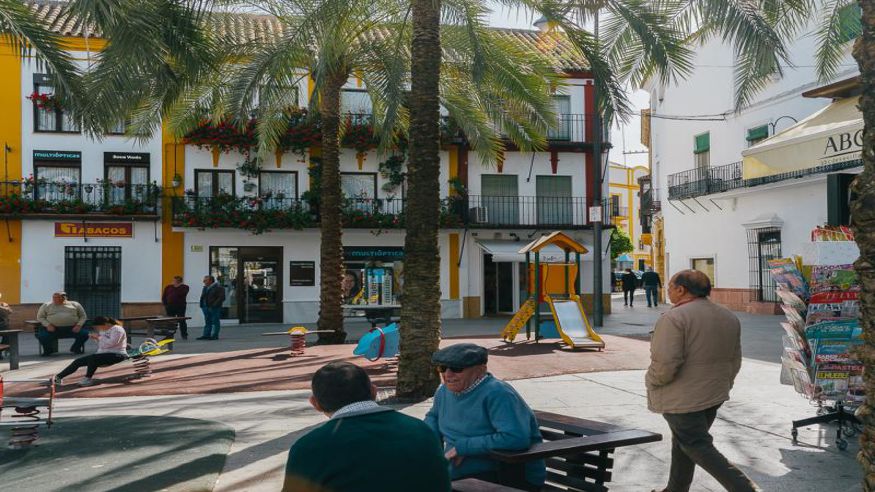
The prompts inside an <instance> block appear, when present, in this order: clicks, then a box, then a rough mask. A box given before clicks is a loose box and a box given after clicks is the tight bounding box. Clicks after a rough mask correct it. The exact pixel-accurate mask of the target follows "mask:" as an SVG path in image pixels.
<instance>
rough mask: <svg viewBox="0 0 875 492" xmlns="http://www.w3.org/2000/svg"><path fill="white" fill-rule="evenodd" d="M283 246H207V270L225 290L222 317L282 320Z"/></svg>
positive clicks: (247, 320) (243, 321)
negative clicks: (208, 259)
mask: <svg viewBox="0 0 875 492" xmlns="http://www.w3.org/2000/svg"><path fill="white" fill-rule="evenodd" d="M282 259H283V249H282V248H279V247H211V248H210V272H211V274H212V275H213V276H215V277H216V280H217V281H218V282H219V284H220V285H221V286H222V287H223V288H224V289H225V304H224V305H223V306H222V319H237V320H239V321H240V323H282V321H283V290H282V278H283V271H282V264H283V262H282Z"/></svg>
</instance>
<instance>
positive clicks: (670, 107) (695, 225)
mask: <svg viewBox="0 0 875 492" xmlns="http://www.w3.org/2000/svg"><path fill="white" fill-rule="evenodd" d="M814 44H815V39H814V37H813V36H803V37H801V38H800V39H799V40H797V41H796V42H795V43H793V44H792V45H791V49H792V57H793V62H794V64H795V66H796V68H788V69H787V70H786V74H785V76H784V77H783V78H781V79H775V80H774V81H773V82H772V83H771V84H770V85H769V86H768V87H767V88H766V89H765V90H764V91H762V92H761V93H759V94H757V95H756V97H755V98H754V100H753V101H752V102H751V104H750V105H749V106H747V107H746V108H744V109H743V110H741V111H739V112H735V111H734V108H733V100H734V99H733V95H734V86H733V69H732V65H733V56H732V52H731V49H730V48H729V47H728V46H725V45H724V44H723V43H722V42H721V40H719V39H717V40H714V41H712V42H709V43H707V44H706V45H705V46H703V47H702V48H700V49H697V56H696V60H695V64H696V69H695V73H694V74H693V75H692V76H691V77H690V78H689V79H688V80H686V81H684V82H681V83H679V84H678V85H677V86H668V87H660V86H655V85H653V84H651V85H650V86H648V87H646V89H647V90H648V91H649V92H650V95H651V105H650V120H649V123H650V150H651V162H652V186H653V188H654V191H653V193H654V194H653V196H652V200H654V201H655V204H661V217H660V216H659V214H658V213H657V220H656V221H655V224H656V225H657V226H658V225H659V224H660V223H663V224H664V231H654V236H655V237H664V241H665V243H664V245H660V246H664V249H665V257H664V258H662V259H661V260H664V262H665V265H666V266H667V268H666V274H667V275H669V276H670V275H671V274H673V273H675V272H678V271H680V270H683V269H686V268H694V269H698V270H701V271H704V272H705V273H707V274H708V275H709V277H711V280H712V283H713V285H714V286H715V288H714V291H713V293H712V298H713V299H714V300H716V301H718V302H720V303H723V304H724V305H727V306H729V307H731V308H733V309H736V310H748V311H762V312H772V311H773V310H774V309H775V307H776V304H774V301H775V298H774V287H773V285H772V282H771V279H770V278H769V274H768V271H767V261H768V260H769V259H771V258H775V257H786V256H789V255H794V254H803V253H805V247H806V246H805V245H806V244H807V243H808V242H809V237H810V231H811V230H812V229H813V228H814V227H815V226H817V225H823V224H826V223H829V224H834V225H840V224H847V223H848V220H849V216H848V207H847V203H848V185H849V183H850V180H851V179H852V178H853V175H855V174H857V173H859V172H860V170H861V168H860V165H861V162H860V160H859V159H860V146H859V139H858V140H857V141H856V142H855V141H854V138H853V136H854V133H855V132H856V131H857V129H861V128H862V120H861V115H860V114H859V113H858V112H857V111H856V110H855V109H854V106H855V100H856V96H857V95H858V94H859V91H858V89H857V85H856V83H855V80H853V79H852V78H853V77H854V76H855V75H856V74H857V73H858V72H857V69H856V63H855V62H854V61H853V59H852V58H851V56H850V43H848V44H847V46H846V53H845V57H844V60H843V61H842V63H841V66H840V70H839V72H840V73H839V74H838V75H837V76H836V78H835V80H837V81H844V82H840V83H837V84H834V85H830V86H828V87H825V88H821V86H823V85H824V84H819V83H818V82H817V76H816V73H815V69H814V68H813V66H814V64H815V61H814V53H815V48H814ZM847 79H852V80H847ZM646 113H647V112H645V115H646ZM812 115H814V116H812ZM830 139H832V140H830ZM831 142H839V143H838V144H837V145H838V146H837V147H836V149H835V150H833V149H832V147H831V145H832V144H831ZM844 144H847V145H844ZM659 208H660V207H659V206H658V205H656V206H654V209H655V210H658V209H659ZM657 241H659V240H657ZM658 249H662V248H661V247H660V248H658ZM656 263H657V264H660V263H661V262H660V261H659V260H657V261H656Z"/></svg>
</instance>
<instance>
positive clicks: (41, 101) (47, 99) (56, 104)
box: [27, 91, 63, 111]
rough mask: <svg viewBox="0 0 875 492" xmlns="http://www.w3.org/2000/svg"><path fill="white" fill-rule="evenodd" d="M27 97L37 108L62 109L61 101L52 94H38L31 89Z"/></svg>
mask: <svg viewBox="0 0 875 492" xmlns="http://www.w3.org/2000/svg"><path fill="white" fill-rule="evenodd" d="M27 98H28V99H30V100H31V101H32V102H33V103H34V104H36V107H37V108H39V109H45V110H47V111H56V110H59V109H63V107H62V106H61V101H60V100H59V99H58V98H56V97H55V95H54V94H40V93H39V92H37V91H33V92H32V93H31V94H30V95H29V96H27Z"/></svg>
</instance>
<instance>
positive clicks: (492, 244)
mask: <svg viewBox="0 0 875 492" xmlns="http://www.w3.org/2000/svg"><path fill="white" fill-rule="evenodd" d="M583 245H584V247H586V248H587V249H588V250H590V252H589V253H586V254H583V255H580V260H581V261H592V246H590V245H588V244H586V243H583ZM477 246H480V249H482V250H483V252H484V253H487V254H490V255H492V261H493V262H496V263H504V262H514V261H518V262H524V261H526V255H524V254H522V253H520V252H519V250H520V248H522V247H523V246H525V244H524V243H521V242H518V241H502V240H500V239H478V240H477ZM532 259H533V260H534V255H532ZM540 259H541V262H542V263H564V262H565V252H564V251H562V249H561V248H559V247H557V246H547V247H546V248H544V249H542V250H541V251H540ZM569 259H570V260H571V262H572V263H573V262H574V253H571V254H570V255H569Z"/></svg>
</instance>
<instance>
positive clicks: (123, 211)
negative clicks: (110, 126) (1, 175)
mask: <svg viewBox="0 0 875 492" xmlns="http://www.w3.org/2000/svg"><path fill="white" fill-rule="evenodd" d="M160 196H161V189H160V188H159V187H158V185H157V184H127V183H112V182H109V181H107V182H100V183H61V182H46V181H39V180H32V179H28V180H23V181H6V182H0V215H5V216H21V217H23V218H25V217H28V216H30V217H36V216H40V215H42V216H45V215H49V216H52V215H101V214H103V215H125V216H135V215H137V216H152V217H157V216H158V215H159V203H160Z"/></svg>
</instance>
